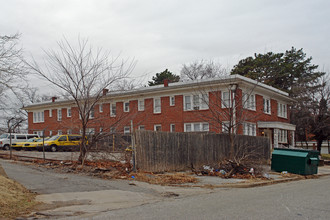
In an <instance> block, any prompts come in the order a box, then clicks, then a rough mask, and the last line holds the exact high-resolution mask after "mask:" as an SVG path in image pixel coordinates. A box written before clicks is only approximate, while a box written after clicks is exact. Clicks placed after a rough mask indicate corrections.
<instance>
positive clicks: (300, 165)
mask: <svg viewBox="0 0 330 220" xmlns="http://www.w3.org/2000/svg"><path fill="white" fill-rule="evenodd" d="M318 164H319V152H318V151H315V150H305V149H288V148H275V149H274V151H273V153H272V166H271V169H272V170H274V171H276V172H282V171H288V172H289V173H296V174H301V175H311V174H317V168H318Z"/></svg>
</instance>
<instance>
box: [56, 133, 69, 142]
mask: <svg viewBox="0 0 330 220" xmlns="http://www.w3.org/2000/svg"><path fill="white" fill-rule="evenodd" d="M61 132H62V131H61ZM67 140H68V139H67V137H66V136H62V137H60V138H59V139H58V141H67Z"/></svg>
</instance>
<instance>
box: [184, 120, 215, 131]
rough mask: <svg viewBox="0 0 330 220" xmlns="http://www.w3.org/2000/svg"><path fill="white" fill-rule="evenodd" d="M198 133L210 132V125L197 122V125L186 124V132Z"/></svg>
mask: <svg viewBox="0 0 330 220" xmlns="http://www.w3.org/2000/svg"><path fill="white" fill-rule="evenodd" d="M198 131H209V123H207V122H197V123H185V124H184V132H198Z"/></svg>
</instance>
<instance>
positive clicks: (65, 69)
mask: <svg viewBox="0 0 330 220" xmlns="http://www.w3.org/2000/svg"><path fill="white" fill-rule="evenodd" d="M58 46H59V50H58V51H54V50H50V51H45V54H46V60H45V63H44V66H45V68H42V67H41V66H40V65H38V63H37V62H36V61H35V60H34V61H33V62H30V63H27V65H28V66H29V67H30V68H31V70H32V71H33V72H34V73H35V74H37V75H38V76H40V77H41V78H43V79H46V80H47V81H48V82H50V83H52V84H53V85H55V86H57V87H58V88H60V89H61V90H62V91H64V92H65V93H66V94H68V95H69V97H70V98H71V99H72V100H73V101H74V103H75V105H76V106H77V109H78V113H79V116H80V126H81V132H82V136H83V137H85V136H86V129H87V127H88V125H89V123H90V122H91V120H90V119H91V117H90V115H91V113H92V112H93V111H94V107H95V105H96V104H97V103H98V102H99V100H100V99H101V98H102V95H103V91H104V89H105V88H109V87H111V86H113V85H114V84H115V83H116V82H117V81H118V80H120V79H123V78H125V77H127V76H128V74H129V73H130V72H131V71H132V69H133V68H134V66H135V62H134V61H129V60H125V61H124V60H122V61H120V60H119V57H115V58H112V59H110V54H109V53H107V52H103V51H102V50H101V49H98V50H93V48H92V46H91V45H90V44H88V41H87V40H81V39H79V40H78V45H77V46H76V47H75V46H73V45H72V44H71V43H69V42H68V40H66V39H64V40H62V41H59V42H58ZM86 154H87V141H86V140H85V138H82V143H81V146H80V155H79V161H80V162H81V163H82V164H83V163H84V160H85V158H86Z"/></svg>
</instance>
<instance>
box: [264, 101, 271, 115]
mask: <svg viewBox="0 0 330 220" xmlns="http://www.w3.org/2000/svg"><path fill="white" fill-rule="evenodd" d="M263 104H264V113H266V114H271V108H270V99H268V98H263Z"/></svg>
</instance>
